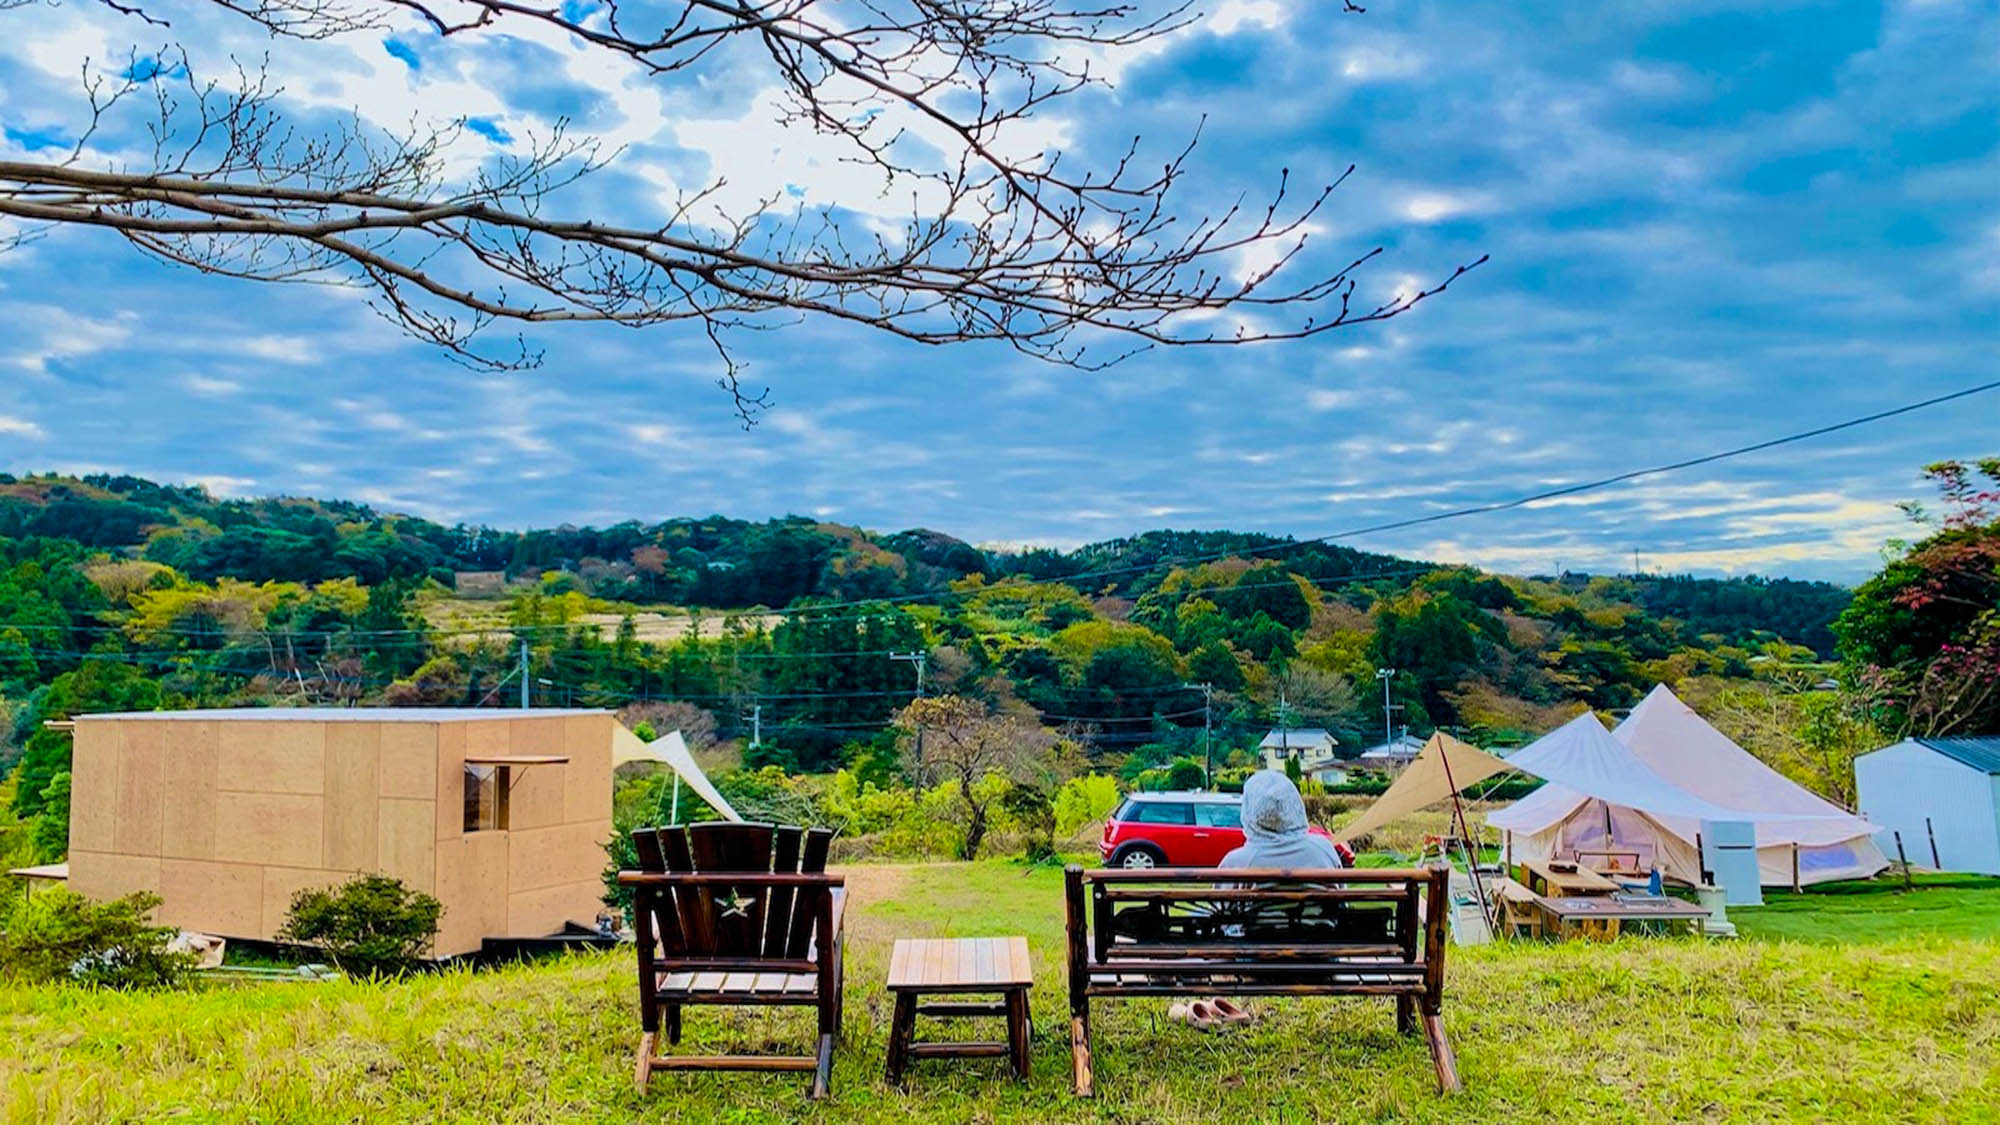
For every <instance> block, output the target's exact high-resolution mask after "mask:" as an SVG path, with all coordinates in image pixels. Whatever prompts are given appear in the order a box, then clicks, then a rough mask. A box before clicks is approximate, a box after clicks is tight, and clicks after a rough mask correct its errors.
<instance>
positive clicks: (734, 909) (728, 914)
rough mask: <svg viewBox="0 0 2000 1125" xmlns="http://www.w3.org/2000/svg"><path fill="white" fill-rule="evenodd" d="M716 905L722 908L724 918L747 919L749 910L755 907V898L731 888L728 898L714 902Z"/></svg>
mask: <svg viewBox="0 0 2000 1125" xmlns="http://www.w3.org/2000/svg"><path fill="white" fill-rule="evenodd" d="M716 905H718V906H720V907H722V916H723V917H724V918H748V917H750V908H751V907H753V906H755V905H757V896H756V895H746V894H744V893H743V892H742V891H741V890H738V889H737V888H735V887H731V888H729V897H728V898H724V899H718V900H716Z"/></svg>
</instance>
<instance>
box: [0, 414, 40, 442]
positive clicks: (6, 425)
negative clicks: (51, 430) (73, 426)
mask: <svg viewBox="0 0 2000 1125" xmlns="http://www.w3.org/2000/svg"><path fill="white" fill-rule="evenodd" d="M0 436H12V437H17V438H26V439H28V440H29V441H40V440H42V439H43V438H45V437H47V436H48V433H47V432H46V431H44V430H43V429H42V427H41V425H40V424H39V423H36V422H35V421H33V420H31V419H28V418H16V417H14V416H13V415H11V414H0Z"/></svg>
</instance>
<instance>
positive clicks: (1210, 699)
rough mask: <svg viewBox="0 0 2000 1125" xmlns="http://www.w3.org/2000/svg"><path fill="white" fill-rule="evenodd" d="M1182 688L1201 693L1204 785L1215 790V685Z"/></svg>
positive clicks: (1187, 685) (1191, 685) (1185, 685)
mask: <svg viewBox="0 0 2000 1125" xmlns="http://www.w3.org/2000/svg"><path fill="white" fill-rule="evenodd" d="M1181 686H1182V687H1185V688H1194V689H1196V690H1198V691H1200V692H1201V760H1202V784H1204V785H1206V786H1208V788H1210V789H1213V788H1215V749H1214V746H1213V744H1212V743H1211V742H1210V732H1211V731H1212V730H1213V723H1212V719H1213V716H1214V705H1215V685H1214V684H1210V683H1199V684H1182V685H1181Z"/></svg>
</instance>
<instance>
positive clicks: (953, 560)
mask: <svg viewBox="0 0 2000 1125" xmlns="http://www.w3.org/2000/svg"><path fill="white" fill-rule="evenodd" d="M0 537H4V538H9V539H17V540H18V539H25V538H33V537H43V538H50V539H61V540H71V541H74V542H76V543H78V544H81V545H82V546H84V547H87V548H94V549H99V550H102V551H105V552H108V553H111V554H114V555H118V556H121V557H131V558H137V559H144V560H147V561H151V562H156V563H160V564H163V565H165V566H168V567H171V568H173V570H174V571H175V572H177V573H178V574H180V575H183V576H185V577H187V578H191V579H195V580H198V581H204V582H213V581H215V580H217V579H220V578H233V579H237V580H240V581H245V582H300V583H317V582H325V581H328V580H332V579H339V578H352V579H354V580H355V581H357V582H359V583H361V584H362V585H366V586H373V585H378V584H381V583H383V582H388V581H392V580H413V579H430V580H434V581H436V582H437V583H439V584H441V585H443V586H446V587H451V586H453V585H454V584H455V583H456V581H457V579H458V576H459V575H460V574H462V573H464V572H495V571H497V572H501V573H502V575H504V577H505V578H507V579H519V578H521V577H523V576H526V577H528V578H530V579H534V578H538V577H539V576H540V575H541V574H543V573H545V572H548V571H559V572H564V573H567V574H569V575H572V576H574V579H575V583H576V586H577V587H578V588H580V589H581V590H582V591H584V592H585V593H588V594H590V595H591V596H594V597H599V598H605V599H609V600H614V601H626V602H635V603H668V604H673V605H680V606H701V607H710V608H716V609H747V608H752V607H771V608H781V607H785V606H788V605H791V604H792V603H793V602H795V601H796V600H798V599H801V598H808V599H834V600H840V601H854V600H862V599H870V598H910V597H914V596H919V595H935V594H939V593H942V592H945V591H947V590H948V589H949V588H950V585H951V584H952V583H953V582H956V581H960V580H963V579H964V578H966V577H967V576H971V575H977V576H980V577H982V578H984V579H986V580H988V581H998V580H1003V579H1006V578H1009V577H1016V578H1024V579H1028V580H1033V581H1055V582H1064V583H1068V584H1070V585H1073V586H1075V587H1076V588H1077V589H1078V590H1079V591H1081V592H1082V593H1084V594H1086V595H1089V596H1093V597H1107V596H1108V597H1119V598H1128V599H1129V598H1138V597H1142V596H1144V595H1145V594H1147V593H1149V592H1152V591H1154V590H1155V589H1157V588H1158V586H1159V585H1160V583H1161V582H1162V581H1163V580H1164V579H1165V578H1166V577H1167V576H1168V575H1169V574H1170V573H1172V571H1173V570H1174V569H1175V568H1176V567H1178V566H1185V565H1189V564H1192V563H1200V562H1208V561H1215V560H1221V559H1228V558H1241V559H1260V558H1262V559H1274V560H1281V561H1282V563H1283V566H1284V570H1285V571H1286V572H1287V573H1289V574H1295V575H1298V576H1300V577H1303V578H1305V579H1306V580H1308V581H1309V582H1312V583H1317V584H1321V585H1325V584H1328V583H1338V584H1341V585H1345V586H1353V587H1358V589H1356V590H1355V591H1353V592H1354V593H1355V594H1357V595H1363V596H1368V595H1379V594H1382V593H1386V592H1390V591H1397V590H1402V589H1406V588H1408V587H1409V586H1410V585H1411V584H1412V583H1413V582H1415V581H1417V580H1419V579H1421V578H1423V577H1424V576H1425V575H1429V574H1433V573H1435V572H1438V571H1441V570H1443V569H1447V568H1443V567H1438V566H1435V565H1433V564H1428V563H1423V562H1414V561H1411V560H1407V559H1400V558H1396V557H1394V556H1390V555H1381V554H1375V553H1373V552H1368V551H1360V550H1355V549H1353V548H1349V547H1344V546H1339V545H1333V544H1321V543H1298V542H1296V541H1294V540H1291V539H1288V538H1282V537H1277V536H1270V535H1260V534H1254V533H1239V532H1230V531H1149V532H1146V533H1144V534H1142V535H1136V536H1131V537H1127V538H1122V539H1113V540H1107V541H1105V542H1101V543H1092V544H1089V545H1086V546H1083V547H1080V548H1077V549H1075V550H1072V551H1056V550H1046V549H1037V550H1029V551H1019V552H1016V551H991V550H982V549H980V548H978V547H975V546H973V545H972V544H969V543H967V542H965V541H963V540H960V539H957V538H954V537H953V536H951V535H949V534H946V533H944V532H940V531H932V530H929V529H925V528H913V529H910V530H906V531H897V532H893V533H887V534H884V533H878V532H872V531H866V530H862V529H860V528H855V527H849V526H845V525H841V524H833V523H825V522H821V521H817V520H811V519H806V518H803V517H797V516H792V517H786V518H784V519H774V520H767V521H764V522H750V521H746V520H736V519H728V518H725V517H722V516H708V517H705V518H687V517H683V518H676V519H670V520H665V521H663V522H659V523H653V524H644V523H640V522H638V521H636V520H635V521H630V522H626V523H620V524H615V525H613V526H610V527H605V528H594V527H576V526H572V525H567V524H565V525H563V526H561V527H555V528H546V529H536V530H529V531H507V530H499V529H495V528H490V527H475V526H468V525H465V524H457V525H453V526H449V527H447V526H445V525H442V524H439V523H435V522H433V521H430V520H426V519H421V518H417V517H414V516H406V515H399V514H395V513H387V512H379V511H376V510H375V509H373V508H371V507H369V506H368V505H365V504H357V503H353V502H350V501H342V500H318V499H299V498H292V497H270V498H262V499H251V500H237V499H217V498H215V497H213V496H211V495H210V494H209V493H208V491H207V490H206V489H203V488H201V487H199V486H186V485H165V484H156V483H154V482H152V481H148V480H144V479H141V478H138V477H131V476H88V477H82V478H77V477H67V476H54V475H49V476H26V477H15V476H12V475H9V474H0ZM1451 569H1456V568H1451ZM1560 585H1561V586H1563V587H1567V588H1576V589H1583V588H1591V587H1595V588H1597V589H1598V590H1599V591H1600V592H1601V593H1603V594H1604V595H1606V596H1608V597H1612V598H1615V599H1618V600H1622V601H1625V602H1628V603H1630V604H1631V605H1633V606H1636V607H1637V608H1639V609H1641V610H1643V611H1644V612H1645V613H1646V614H1647V615H1649V616H1653V617H1659V618H1668V619H1671V620H1673V621H1674V622H1677V623H1679V625H1680V626H1681V627H1683V629H1684V630H1685V631H1687V632H1688V633H1690V634H1692V635H1704V634H1706V635H1714V636H1716V637H1719V638H1722V639H1726V640H1730V641H1735V642H1743V641H1754V640H1757V639H1771V638H1783V639H1785V640H1788V641H1791V642H1794V643H1797V644H1802V645H1805V646H1807V647H1809V648H1811V649H1813V650H1814V651H1815V652H1816V653H1818V654H1820V655H1822V656H1825V655H1828V654H1830V653H1831V652H1832V649H1833V636H1832V633H1831V632H1830V631H1829V629H1828V625H1829V624H1830V623H1831V622H1832V620H1833V619H1834V618H1835V617H1836V616H1838V615H1839V613H1840V611H1841V609H1842V608H1844V607H1845V606H1846V604H1847V601H1848V597H1849V594H1848V591H1847V590H1845V589H1843V588H1841V587H1838V586H1833V585H1830V584H1827V583H1823V582H1800V581H1795V580H1792V579H1785V578H1778V579H1764V578H1731V579H1708V578H1691V577H1686V576H1653V575H1647V576H1638V577H1634V576H1620V577H1617V578H1615V579H1609V580H1605V579H1593V578H1592V577H1591V576H1590V575H1586V574H1578V573H1571V574H1567V575H1564V576H1562V577H1561V579H1560Z"/></svg>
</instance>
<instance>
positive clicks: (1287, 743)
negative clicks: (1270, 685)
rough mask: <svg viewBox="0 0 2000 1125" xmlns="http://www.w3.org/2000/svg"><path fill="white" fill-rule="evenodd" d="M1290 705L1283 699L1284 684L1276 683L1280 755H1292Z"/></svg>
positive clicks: (1287, 756)
mask: <svg viewBox="0 0 2000 1125" xmlns="http://www.w3.org/2000/svg"><path fill="white" fill-rule="evenodd" d="M1290 712H1291V707H1290V705H1289V704H1288V703H1287V702H1286V699H1285V685H1283V684H1279V685H1278V753H1279V755H1280V756H1282V757H1286V758H1289V757H1291V756H1292V718H1291V714H1290Z"/></svg>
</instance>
